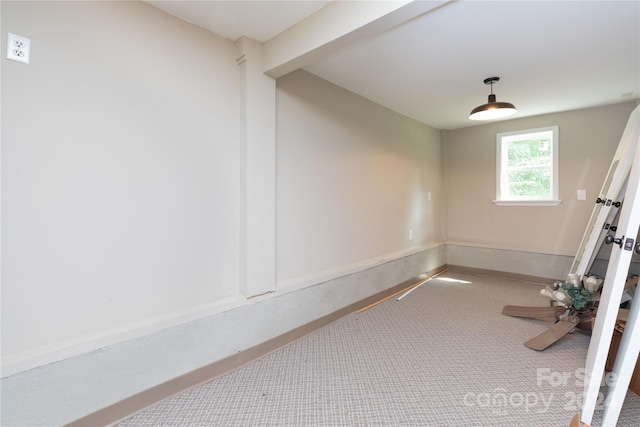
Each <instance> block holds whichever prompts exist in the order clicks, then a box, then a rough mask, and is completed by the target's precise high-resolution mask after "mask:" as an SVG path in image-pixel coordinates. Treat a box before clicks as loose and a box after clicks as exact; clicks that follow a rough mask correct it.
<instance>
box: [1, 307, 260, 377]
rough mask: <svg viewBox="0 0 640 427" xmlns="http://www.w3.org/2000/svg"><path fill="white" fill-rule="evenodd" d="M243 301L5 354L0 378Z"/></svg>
mask: <svg viewBox="0 0 640 427" xmlns="http://www.w3.org/2000/svg"><path fill="white" fill-rule="evenodd" d="M245 304H247V299H246V298H245V297H243V296H241V295H234V296H230V297H226V298H222V299H219V300H216V301H213V302H210V303H207V304H202V305H199V306H196V307H191V308H189V309H186V310H182V311H177V312H173V313H169V314H165V315H163V316H158V317H154V318H151V319H146V320H143V321H140V322H135V323H131V324H128V325H124V326H121V327H118V328H113V329H109V330H105V331H100V332H96V333H94V334H89V335H84V336H81V337H77V338H73V339H70V340H66V341H61V342H57V343H55V344H51V345H47V346H42V347H38V348H36V349H33V350H29V351H26V352H23V353H18V354H13V355H9V356H5V357H3V358H2V360H1V361H0V371H1V376H0V378H6V377H9V376H11V375H15V374H18V373H20V372H23V371H27V370H29V369H33V368H37V367H39V366H43V365H48V364H50V363H54V362H58V361H60V360H63V359H67V358H69V357H73V356H77V355H80V354H84V353H88V352H91V351H94V350H98V349H101V348H104V347H108V346H110V345H113V344H117V343H121V342H124V341H127V340H130V339H133V338H138V337H141V336H144V335H147V334H150V333H153V332H157V331H160V330H163V329H166V328H170V327H172V326H177V325H180V324H183V323H186V322H190V321H193V320H197V319H201V318H204V317H207V316H211V315H213V314H217V313H222V312H225V311H228V310H232V309H234V308H236V307H240V306H243V305H245Z"/></svg>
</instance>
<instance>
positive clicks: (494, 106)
mask: <svg viewBox="0 0 640 427" xmlns="http://www.w3.org/2000/svg"><path fill="white" fill-rule="evenodd" d="M499 80H500V77H489V78H488V79H484V84H486V85H491V94H490V95H489V102H487V103H486V104H483V105H481V106H479V107H476V108H474V109H473V110H472V111H471V114H469V118H470V119H471V120H494V119H501V118H503V117H507V116H510V115H512V114H515V113H517V112H518V110H517V109H516V107H514V105H513V104H511V103H509V102H496V96H495V95H494V94H493V84H494V83H497V82H498V81H499Z"/></svg>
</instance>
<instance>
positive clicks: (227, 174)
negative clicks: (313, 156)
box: [2, 2, 240, 374]
mask: <svg viewBox="0 0 640 427" xmlns="http://www.w3.org/2000/svg"><path fill="white" fill-rule="evenodd" d="M2 28H3V35H2V36H3V49H4V46H5V45H6V42H5V41H4V37H6V32H7V31H8V32H13V33H16V34H19V35H22V36H25V37H28V38H30V39H31V44H32V47H31V64H29V65H24V64H20V63H17V62H12V61H7V60H5V59H4V55H3V60H2V358H3V365H4V367H6V366H7V363H9V364H11V363H19V362H21V361H24V359H28V358H30V357H33V356H34V355H36V356H37V355H42V354H44V353H47V352H49V353H50V352H52V351H54V352H55V351H59V350H60V349H63V348H67V347H69V346H71V347H73V346H82V345H83V343H85V342H86V341H87V340H93V339H96V338H97V337H99V336H102V335H109V334H113V333H116V334H125V335H126V332H127V331H130V330H131V329H135V328H136V327H138V326H140V325H141V324H145V323H148V322H155V321H159V320H163V319H166V318H167V317H171V316H175V315H181V314H184V313H189V312H191V311H193V310H196V309H199V308H202V307H203V306H206V305H207V304H211V303H214V302H216V301H220V300H221V299H223V298H225V297H231V296H233V295H235V294H237V281H238V249H237V248H238V241H237V240H238V239H237V235H238V220H237V209H238V207H237V205H238V188H237V182H238V177H239V172H238V161H239V160H238V157H239V155H238V143H237V140H238V132H239V116H238V115H239V105H240V99H239V97H238V92H239V90H240V86H239V85H240V81H239V75H238V70H237V65H236V62H235V51H234V44H233V43H232V42H231V41H229V40H225V39H222V38H220V37H218V36H216V35H214V34H211V33H208V32H206V31H204V30H202V29H199V28H197V27H195V26H192V25H190V24H187V23H185V22H183V21H181V20H179V19H177V18H174V17H171V16H169V15H167V14H166V13H164V12H161V11H159V10H158V9H155V8H153V7H151V6H149V5H147V4H145V3H142V2H42V3H36V2H2ZM3 374H5V373H3Z"/></svg>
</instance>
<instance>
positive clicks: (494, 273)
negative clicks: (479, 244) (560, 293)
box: [447, 264, 562, 285]
mask: <svg viewBox="0 0 640 427" xmlns="http://www.w3.org/2000/svg"><path fill="white" fill-rule="evenodd" d="M447 269H448V270H449V271H450V272H453V273H455V272H460V273H467V274H475V275H477V276H491V277H501V278H503V279H510V280H517V281H520V282H530V283H536V284H540V285H550V284H552V283H553V282H556V281H558V278H548V277H540V276H531V275H528V274H519V273H511V272H509V271H499V270H489V269H486V268H476V267H465V266H462V265H451V264H447ZM560 279H562V278H560Z"/></svg>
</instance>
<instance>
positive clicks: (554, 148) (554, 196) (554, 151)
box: [493, 125, 562, 206]
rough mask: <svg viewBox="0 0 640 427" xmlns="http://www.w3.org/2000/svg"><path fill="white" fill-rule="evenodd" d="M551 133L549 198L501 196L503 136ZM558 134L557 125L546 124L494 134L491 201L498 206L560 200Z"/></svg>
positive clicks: (530, 204) (555, 204)
mask: <svg viewBox="0 0 640 427" xmlns="http://www.w3.org/2000/svg"><path fill="white" fill-rule="evenodd" d="M548 131H551V133H552V138H553V140H552V143H551V159H552V165H551V173H552V177H551V197H550V198H544V199H543V198H531V199H527V198H522V199H521V198H516V199H512V198H503V197H502V174H503V162H502V155H503V151H504V150H503V138H505V137H510V136H514V135H524V134H529V133H538V132H548ZM558 135H559V126H557V125H556V126H546V127H541V128H535V129H523V130H517V131H511V132H500V133H498V134H496V200H494V201H493V203H495V204H496V205H498V206H557V205H559V204H560V203H561V202H562V200H560V199H559V198H558V170H559V168H558V145H559V144H558V141H559V140H558Z"/></svg>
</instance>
